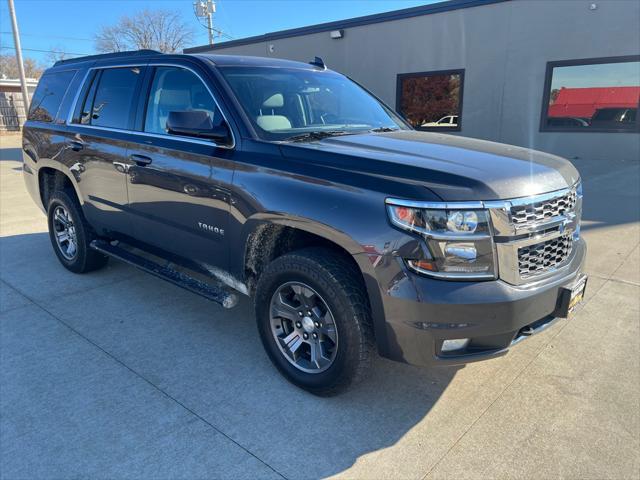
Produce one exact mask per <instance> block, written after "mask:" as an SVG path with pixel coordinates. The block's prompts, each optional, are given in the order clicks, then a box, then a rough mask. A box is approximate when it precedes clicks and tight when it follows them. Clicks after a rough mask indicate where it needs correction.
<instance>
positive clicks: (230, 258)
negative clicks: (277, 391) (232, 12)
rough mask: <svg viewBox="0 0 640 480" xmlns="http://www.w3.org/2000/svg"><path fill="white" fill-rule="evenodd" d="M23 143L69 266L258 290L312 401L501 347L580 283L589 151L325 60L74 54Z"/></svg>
mask: <svg viewBox="0 0 640 480" xmlns="http://www.w3.org/2000/svg"><path fill="white" fill-rule="evenodd" d="M23 148H24V178H25V181H26V185H27V188H28V190H29V192H30V194H31V196H32V197H33V199H34V201H35V202H36V203H37V204H38V205H39V206H41V207H42V209H43V210H44V211H45V212H46V214H47V216H48V222H49V231H50V236H51V243H52V245H53V249H54V251H55V253H56V255H57V256H58V258H59V259H60V262H61V263H62V265H64V266H65V267H66V268H67V269H69V270H71V271H73V272H77V273H83V272H88V271H91V270H95V269H97V268H100V267H102V266H103V265H105V263H106V262H107V260H108V258H109V257H114V258H116V259H119V260H122V261H125V262H128V263H130V264H132V265H134V266H136V267H138V268H141V269H143V270H145V271H147V272H149V273H152V274H153V275H156V276H159V277H161V278H163V279H165V280H168V281H170V282H173V283H175V284H177V285H180V286H181V287H184V288H187V289H189V290H191V291H193V292H195V293H197V294H200V295H203V296H205V297H207V298H209V299H211V300H214V301H217V302H219V303H221V304H222V305H223V306H225V307H232V306H233V305H235V303H236V302H237V301H238V296H239V295H247V296H251V297H253V299H254V303H255V313H256V320H257V324H258V331H259V333H260V336H261V338H262V341H263V343H264V346H265V348H266V351H267V352H268V354H269V356H270V358H271V360H272V361H273V363H274V364H275V365H276V367H277V368H278V369H279V370H280V371H281V372H282V373H283V374H284V376H285V377H286V378H288V379H289V380H290V381H292V382H293V383H295V384H296V385H298V386H300V387H302V388H305V389H307V390H309V391H311V392H313V393H315V394H320V395H330V394H334V393H336V392H338V391H340V390H342V389H344V388H346V387H347V386H348V385H350V384H351V383H352V382H354V381H355V380H357V379H359V378H360V377H361V376H362V374H363V373H364V372H365V371H366V368H367V366H368V365H369V363H370V361H371V359H372V356H373V355H374V353H375V352H376V351H377V353H379V354H380V355H382V356H384V357H387V358H391V359H393V360H398V361H403V362H408V363H411V364H416V365H425V366H426V365H436V364H442V365H448V364H460V363H465V362H470V361H474V360H480V359H486V358H491V357H495V356H497V355H501V354H503V353H505V352H506V351H507V349H508V348H509V347H511V346H512V345H514V344H515V343H517V342H519V341H521V340H522V339H524V338H526V337H527V336H529V335H531V334H533V333H535V332H537V331H539V330H541V329H543V328H545V327H547V326H548V325H550V324H551V323H552V322H554V321H555V320H556V319H558V318H563V317H567V316H568V315H569V314H570V312H571V311H572V309H573V308H574V307H575V305H576V304H577V303H578V302H579V301H580V300H581V298H582V296H583V294H584V289H585V285H586V277H585V276H584V275H583V274H582V273H581V270H582V266H583V264H584V259H585V251H586V250H585V244H584V241H583V240H582V239H581V238H580V214H581V205H582V190H581V186H580V178H579V175H578V172H577V171H576V169H575V168H574V167H573V166H572V165H571V163H569V162H568V161H566V160H564V159H562V158H559V157H556V156H553V155H548V154H545V153H541V152H536V151H532V150H528V149H525V148H519V147H514V146H508V145H501V144H497V143H491V142H486V141H481V140H475V139H470V138H463V137H459V136H452V135H446V134H441V133H426V132H418V131H415V130H413V129H412V128H411V127H410V126H409V125H408V124H407V123H406V122H405V121H404V120H402V119H401V118H400V117H399V116H398V115H397V114H396V113H394V112H393V111H392V110H391V109H390V108H389V107H387V106H386V105H384V104H383V103H382V102H381V101H380V100H378V99H377V98H375V97H374V96H373V95H372V94H371V93H369V92H368V91H367V90H366V89H364V88H363V87H361V86H359V85H358V84H356V83H354V82H353V81H351V80H349V79H348V78H346V77H345V76H343V75H340V74H338V73H335V72H332V71H330V70H327V69H326V67H325V66H324V64H323V62H322V61H321V60H320V59H316V60H315V61H314V62H312V63H311V64H304V63H298V62H291V61H284V60H274V59H265V58H252V57H237V56H226V55H225V56H216V55H163V54H159V53H157V52H152V51H139V52H124V53H119V54H110V55H100V56H94V57H84V58H79V59H73V60H64V61H60V62H58V63H56V64H55V66H54V67H52V68H50V69H49V70H47V71H46V72H45V74H44V75H43V77H42V79H41V80H40V83H39V85H38V88H37V90H36V92H35V94H34V98H33V100H32V106H31V109H30V112H29V118H28V121H27V123H26V125H25V127H24V133H23ZM131 301H133V300H131Z"/></svg>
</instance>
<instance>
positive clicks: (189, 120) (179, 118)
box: [167, 110, 231, 144]
mask: <svg viewBox="0 0 640 480" xmlns="http://www.w3.org/2000/svg"><path fill="white" fill-rule="evenodd" d="M167 132H168V133H170V134H171V135H181V136H185V137H197V138H208V139H211V140H213V141H215V142H216V143H221V144H228V143H230V139H231V134H230V132H229V127H228V126H227V124H226V122H224V121H223V122H222V123H221V124H220V125H213V122H212V121H211V116H210V115H209V114H208V113H207V112H204V111H202V110H186V111H181V112H169V116H168V117H167Z"/></svg>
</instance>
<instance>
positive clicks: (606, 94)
mask: <svg viewBox="0 0 640 480" xmlns="http://www.w3.org/2000/svg"><path fill="white" fill-rule="evenodd" d="M639 101H640V87H595V88H561V89H560V91H559V92H558V96H557V97H556V99H555V101H554V102H553V105H551V106H549V117H579V118H591V117H592V116H593V114H594V113H595V112H596V110H600V109H602V108H637V107H638V102H639Z"/></svg>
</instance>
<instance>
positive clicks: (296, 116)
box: [219, 66, 407, 140]
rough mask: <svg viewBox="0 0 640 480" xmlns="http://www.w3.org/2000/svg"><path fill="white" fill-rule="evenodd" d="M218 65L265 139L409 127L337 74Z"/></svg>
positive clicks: (321, 71) (363, 91)
mask: <svg viewBox="0 0 640 480" xmlns="http://www.w3.org/2000/svg"><path fill="white" fill-rule="evenodd" d="M219 68H220V71H221V72H222V74H223V76H224V77H225V79H226V81H227V82H228V84H229V85H230V87H231V89H232V90H233V92H234V94H235V96H236V98H237V99H238V101H239V103H240V104H241V106H242V108H243V110H244V112H245V113H246V115H247V117H249V120H250V121H251V123H252V124H253V127H254V129H255V131H256V133H257V134H258V136H259V137H260V138H262V139H265V140H288V139H291V138H293V137H297V136H300V135H303V136H304V135H309V134H323V135H329V134H347V133H356V132H363V131H369V130H375V129H384V130H386V129H393V130H398V129H406V128H407V126H406V125H405V124H404V122H402V120H400V119H399V118H398V117H397V116H396V115H395V114H394V113H393V112H392V111H391V110H390V109H389V108H387V107H386V106H385V105H383V104H382V103H380V102H379V101H378V100H377V99H376V98H375V97H373V96H372V95H371V94H369V93H368V92H367V91H366V90H364V89H363V88H362V87H360V86H359V85H357V84H356V83H354V82H353V81H351V80H349V79H348V78H347V77H345V76H343V75H340V74H338V73H335V72H330V71H326V70H307V69H299V68H272V67H235V66H234V67H219Z"/></svg>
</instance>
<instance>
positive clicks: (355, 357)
mask: <svg viewBox="0 0 640 480" xmlns="http://www.w3.org/2000/svg"><path fill="white" fill-rule="evenodd" d="M289 282H302V283H304V284H306V285H308V286H309V287H311V289H313V290H314V291H315V292H317V294H319V295H320V296H321V297H322V300H324V302H325V303H326V304H327V306H328V307H329V309H330V310H331V312H332V314H333V318H334V323H335V327H336V329H337V335H338V342H337V347H336V352H335V357H334V359H333V363H331V364H330V366H329V367H328V368H327V369H326V370H324V371H319V372H316V373H307V372H304V371H301V370H300V369H298V368H296V367H295V366H294V365H293V364H292V363H291V362H290V361H289V360H288V359H287V357H286V356H285V354H284V353H283V352H281V350H280V348H279V347H278V345H277V343H276V339H275V338H274V334H273V333H272V329H271V312H270V310H271V299H272V297H273V296H274V293H275V292H276V291H278V289H279V288H280V287H281V286H282V285H285V284H287V283H289ZM255 312H256V320H257V323H258V331H259V333H260V338H261V339H262V343H263V345H264V347H265V349H266V351H267V353H268V355H269V358H270V359H271V361H272V362H273V364H274V365H275V366H276V367H277V368H278V370H279V371H280V372H281V373H282V374H283V375H284V377H285V378H286V379H287V380H289V381H290V382H291V383H293V384H294V385H297V386H298V387H301V388H303V389H305V390H307V391H309V392H311V393H313V394H315V395H320V396H332V395H336V394H338V393H340V392H342V391H344V390H346V389H347V388H348V387H349V386H350V385H352V384H354V383H356V382H358V381H360V380H361V379H362V378H363V377H364V375H365V373H366V372H367V370H368V369H369V367H370V364H371V361H372V357H373V355H374V351H375V348H374V345H373V332H372V328H371V320H370V309H369V302H368V299H367V295H366V291H365V288H364V285H363V284H362V278H361V277H360V273H359V272H358V271H357V270H356V267H355V266H354V265H352V264H351V263H350V262H349V261H348V260H347V259H345V258H344V257H342V256H341V255H339V254H337V253H336V252H333V251H331V250H330V249H326V248H307V249H303V250H298V251H294V252H291V253H288V254H286V255H283V256H281V257H279V258H277V259H275V260H274V261H273V262H271V263H270V264H269V265H268V266H267V267H266V268H265V270H264V272H263V273H262V275H261V276H260V278H259V280H258V284H257V286H256V296H255Z"/></svg>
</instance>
